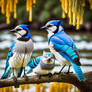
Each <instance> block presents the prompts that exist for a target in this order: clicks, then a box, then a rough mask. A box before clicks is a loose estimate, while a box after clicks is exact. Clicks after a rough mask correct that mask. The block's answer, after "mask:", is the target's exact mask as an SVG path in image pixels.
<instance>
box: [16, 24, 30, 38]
mask: <svg viewBox="0 0 92 92" xmlns="http://www.w3.org/2000/svg"><path fill="white" fill-rule="evenodd" d="M18 27H21V28H23V29H24V30H27V32H28V34H27V36H26V38H29V37H31V34H30V30H29V28H28V25H26V24H21V25H18Z"/></svg>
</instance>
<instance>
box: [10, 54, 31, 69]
mask: <svg viewBox="0 0 92 92" xmlns="http://www.w3.org/2000/svg"><path fill="white" fill-rule="evenodd" d="M31 55H32V53H30V54H19V53H14V55H13V56H12V57H11V58H10V60H9V64H10V66H11V67H12V68H19V67H25V66H26V65H27V64H28V61H29V60H30V58H31Z"/></svg>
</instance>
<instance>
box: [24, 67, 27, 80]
mask: <svg viewBox="0 0 92 92" xmlns="http://www.w3.org/2000/svg"><path fill="white" fill-rule="evenodd" d="M23 77H24V78H25V79H26V80H27V81H28V76H27V75H26V72H25V67H24V76H23Z"/></svg>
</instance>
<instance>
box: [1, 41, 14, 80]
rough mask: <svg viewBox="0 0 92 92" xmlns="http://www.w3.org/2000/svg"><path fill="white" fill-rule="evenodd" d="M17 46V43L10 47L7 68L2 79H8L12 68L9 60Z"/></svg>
mask: <svg viewBox="0 0 92 92" xmlns="http://www.w3.org/2000/svg"><path fill="white" fill-rule="evenodd" d="M14 46H15V42H14V43H13V44H12V45H11V46H10V49H9V52H8V56H7V58H6V66H5V71H4V74H3V75H2V77H1V79H4V78H7V76H8V73H9V71H10V70H11V67H10V66H9V59H10V57H12V56H13V47H14Z"/></svg>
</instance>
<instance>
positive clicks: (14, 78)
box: [12, 68, 17, 82]
mask: <svg viewBox="0 0 92 92" xmlns="http://www.w3.org/2000/svg"><path fill="white" fill-rule="evenodd" d="M12 71H13V77H12V78H13V80H14V82H16V81H17V77H16V76H15V74H14V68H12Z"/></svg>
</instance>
